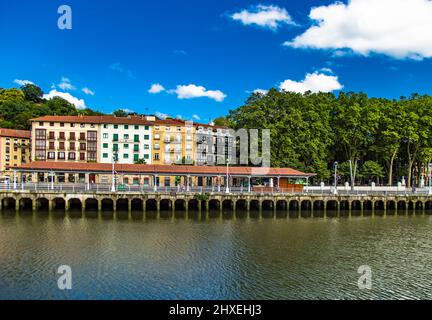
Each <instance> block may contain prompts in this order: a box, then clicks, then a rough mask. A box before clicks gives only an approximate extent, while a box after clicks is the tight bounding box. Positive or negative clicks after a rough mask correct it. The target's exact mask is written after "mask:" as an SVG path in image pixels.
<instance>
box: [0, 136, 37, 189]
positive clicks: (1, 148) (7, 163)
mask: <svg viewBox="0 0 432 320" xmlns="http://www.w3.org/2000/svg"><path fill="white" fill-rule="evenodd" d="M28 162H30V131H25V130H14V129H0V178H1V180H5V179H8V180H10V181H11V180H12V178H13V168H14V167H19V166H21V165H23V164H25V163H28Z"/></svg>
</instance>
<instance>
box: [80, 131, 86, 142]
mask: <svg viewBox="0 0 432 320" xmlns="http://www.w3.org/2000/svg"><path fill="white" fill-rule="evenodd" d="M80 140H85V133H84V132H80Z"/></svg>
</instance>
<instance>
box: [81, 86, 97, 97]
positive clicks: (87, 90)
mask: <svg viewBox="0 0 432 320" xmlns="http://www.w3.org/2000/svg"><path fill="white" fill-rule="evenodd" d="M82 92H84V93H85V94H87V95H90V96H94V95H95V93H94V91H93V90H90V89H89V88H87V87H86V88H82Z"/></svg>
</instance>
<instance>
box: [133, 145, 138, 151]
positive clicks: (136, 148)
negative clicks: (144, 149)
mask: <svg viewBox="0 0 432 320" xmlns="http://www.w3.org/2000/svg"><path fill="white" fill-rule="evenodd" d="M134 151H135V152H138V151H139V145H137V144H134Z"/></svg>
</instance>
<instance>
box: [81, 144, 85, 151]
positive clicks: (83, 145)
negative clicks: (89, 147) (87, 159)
mask: <svg viewBox="0 0 432 320" xmlns="http://www.w3.org/2000/svg"><path fill="white" fill-rule="evenodd" d="M85 149H86V144H85V143H80V150H81V151H83V150H85Z"/></svg>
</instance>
